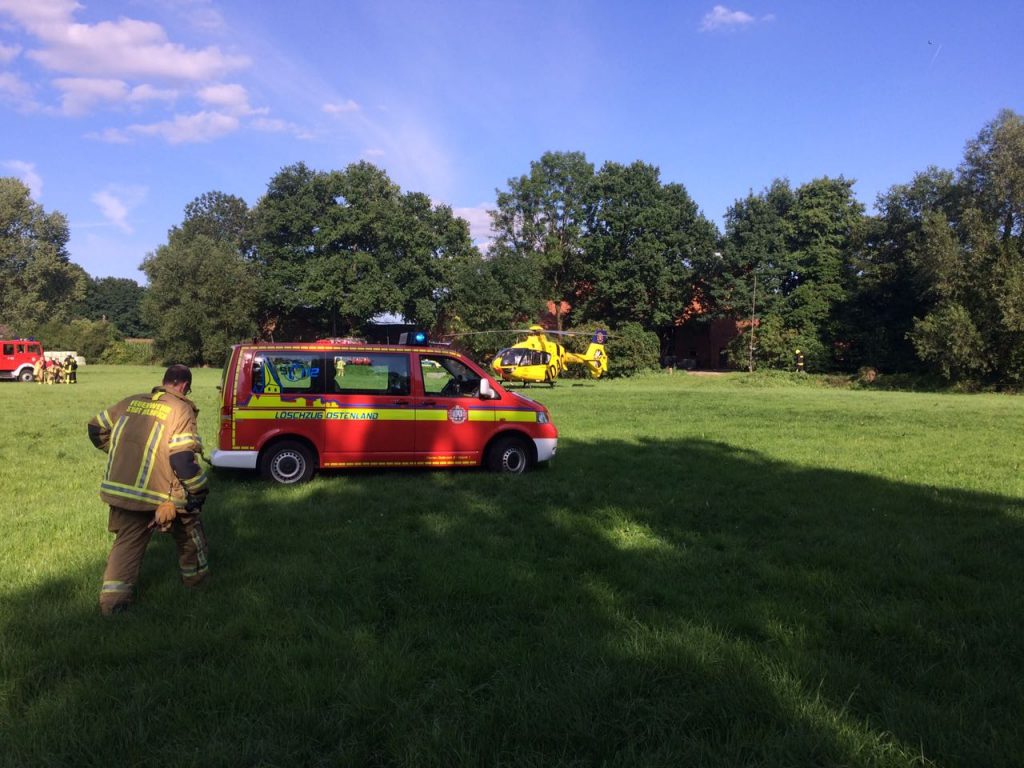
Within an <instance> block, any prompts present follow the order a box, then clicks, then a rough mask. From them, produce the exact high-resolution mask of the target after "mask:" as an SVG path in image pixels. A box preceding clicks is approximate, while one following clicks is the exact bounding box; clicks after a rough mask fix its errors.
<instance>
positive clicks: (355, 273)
mask: <svg viewBox="0 0 1024 768" xmlns="http://www.w3.org/2000/svg"><path fill="white" fill-rule="evenodd" d="M251 222H252V228H251V233H252V239H253V260H254V263H255V265H256V267H257V273H258V278H259V283H258V285H259V290H260V307H261V309H262V312H263V314H264V318H263V324H264V327H265V328H266V329H268V330H271V331H277V332H280V333H283V335H286V336H290V337H295V336H297V335H299V334H308V333H313V334H318V333H319V334H323V333H327V334H329V335H345V334H346V333H351V332H352V331H353V330H354V329H357V328H359V327H360V326H361V325H362V324H363V323H364V322H366V320H367V319H369V318H371V317H373V316H375V315H377V314H379V313H382V312H398V313H401V314H403V315H404V316H405V318H406V319H407V320H408V321H409V322H412V323H415V324H418V325H421V326H426V327H429V326H433V325H434V324H435V323H437V322H438V321H439V320H440V319H442V318H445V317H451V316H454V315H456V314H459V312H458V308H457V307H455V306H453V305H452V296H453V295H454V294H455V293H456V291H455V290H454V287H453V280H454V278H455V277H456V276H457V275H459V274H465V271H464V270H463V269H461V267H462V265H464V264H465V263H466V262H467V261H472V260H474V259H476V260H478V259H479V254H478V253H477V252H476V250H475V249H474V248H473V245H472V242H471V241H470V239H469V229H468V226H467V225H466V223H465V222H464V221H463V220H461V219H456V218H455V217H454V215H453V214H452V211H451V208H449V207H448V206H444V205H436V206H435V205H434V204H432V203H431V201H430V198H429V197H427V196H426V195H424V194H422V193H407V194H402V192H401V190H400V189H399V188H398V186H397V185H395V184H394V183H392V182H391V180H390V179H389V178H388V176H387V174H385V173H384V172H383V171H382V170H380V169H378V168H376V167H375V166H373V165H371V164H370V163H365V162H362V163H355V164H352V165H350V166H348V167H347V168H346V169H345V170H344V171H332V172H330V173H324V172H318V171H313V170H311V169H309V168H308V167H306V166H305V165H304V164H302V163H300V164H298V165H294V166H290V167H288V168H284V169H283V170H282V171H281V172H280V173H278V174H277V176H275V177H274V179H272V180H271V183H270V185H269V187H268V190H267V194H266V195H264V196H263V198H261V200H260V202H259V204H258V205H257V206H256V208H255V209H254V210H253V212H252V217H251ZM310 309H312V310H313V313H312V315H313V316H312V317H311V316H310V315H311V313H310V312H309V310H310ZM309 325H313V326H314V327H313V328H309V327H308V326H309Z"/></svg>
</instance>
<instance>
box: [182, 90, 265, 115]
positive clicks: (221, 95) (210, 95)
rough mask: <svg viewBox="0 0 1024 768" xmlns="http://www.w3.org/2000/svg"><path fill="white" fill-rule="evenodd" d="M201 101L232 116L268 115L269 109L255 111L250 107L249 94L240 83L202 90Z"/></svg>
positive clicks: (200, 92)
mask: <svg viewBox="0 0 1024 768" xmlns="http://www.w3.org/2000/svg"><path fill="white" fill-rule="evenodd" d="M197 95H198V96H199V100H200V101H203V102H205V103H207V104H209V105H211V106H213V107H217V108H219V109H222V110H224V111H226V112H229V113H231V114H232V115H255V114H261V115H262V114H266V113H267V112H268V111H269V110H267V109H253V108H252V107H251V106H249V92H248V91H246V90H245V88H244V87H243V86H241V85H239V84H238V83H219V84H216V85H208V86H206V87H205V88H202V89H200V91H199V93H198V94H197Z"/></svg>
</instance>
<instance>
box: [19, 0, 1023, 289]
mask: <svg viewBox="0 0 1024 768" xmlns="http://www.w3.org/2000/svg"><path fill="white" fill-rule="evenodd" d="M1022 39H1024V2H1021V0H978V1H977V2H971V3H968V2H953V1H951V0H933V1H932V2H925V1H924V0H922V1H920V2H913V1H910V0H906V1H900V0H890V1H889V2H875V1H874V0H867V1H864V2H831V1H829V0H821V1H817V0H815V1H813V2H812V1H811V0H805V1H803V2H797V1H796V0H730V2H729V3H728V4H716V3H715V2H713V1H712V2H688V1H686V0H679V1H677V2H661V1H660V0H659V1H657V2H656V1H654V0H650V1H645V0H633V1H632V2H621V1H620V2H610V1H608V0H592V1H590V2H582V1H581V2H568V1H563V0H546V1H545V2H532V1H528V0H523V1H520V2H517V1H516V0H500V1H491V0H475V1H474V2H469V1H468V0H467V1H466V2H462V1H461V0H455V1H449V2H436V1H435V0H335V1H330V0H292V1H291V2H287V3H285V2H273V0H267V2H263V3H259V2H253V1H252V0H246V1H245V2H241V1H240V0H125V2H98V1H97V2H88V1H85V2H82V3H75V2H74V1H73V0H0V175H6V176H17V177H19V178H21V179H22V180H23V181H25V182H26V183H27V184H28V185H29V187H30V188H31V189H32V193H33V197H34V199H35V200H36V201H37V202H39V203H41V204H42V205H43V206H44V207H45V208H46V210H47V211H52V210H59V211H61V212H63V213H64V214H66V215H67V216H68V219H69V221H70V227H71V242H70V246H69V249H70V254H71V258H72V260H73V261H74V262H76V263H78V264H80V265H81V266H82V267H84V268H85V270H86V271H87V272H89V274H91V275H93V276H94V277H104V276H108V275H113V276H117V277H130V278H133V279H135V280H138V281H139V282H144V277H143V275H142V273H141V272H139V271H138V266H139V264H140V263H141V261H142V259H143V258H145V256H146V255H147V254H148V253H150V252H152V251H153V250H154V249H155V248H157V247H158V246H159V245H161V244H162V243H164V242H166V238H167V231H168V229H169V228H171V227H172V226H174V225H176V224H179V223H180V222H181V220H182V217H183V211H184V208H185V205H186V204H187V203H189V202H190V201H191V200H192V199H194V198H196V197H198V196H199V195H201V194H203V193H204V192H209V191H214V190H219V191H222V192H226V193H229V194H234V195H238V196H240V197H242V198H244V199H245V200H246V202H247V203H249V204H250V205H254V204H255V203H256V202H257V200H258V199H259V197H260V195H261V194H263V192H264V191H265V190H266V186H267V183H268V182H269V181H270V179H271V177H272V176H273V175H274V174H275V173H276V172H277V171H278V170H280V169H281V168H283V167H284V166H287V165H290V164H292V163H296V162H299V161H304V162H305V163H306V164H307V165H309V166H310V167H312V168H315V169H318V170H331V169H341V168H344V167H345V166H347V165H348V164H349V163H352V162H355V161H358V160H368V161H370V162H373V163H375V164H376V165H378V166H380V167H381V168H383V169H385V170H386V171H387V172H388V174H389V175H390V176H391V178H392V179H393V180H394V181H395V182H396V183H398V184H399V185H400V186H401V187H402V189H403V190H405V191H416V192H425V193H427V194H429V195H430V196H431V197H432V198H434V199H435V200H436V201H438V202H443V203H447V204H449V205H451V206H452V207H453V208H454V209H455V210H456V212H457V213H458V214H459V215H462V216H463V217H464V218H466V219H467V220H469V221H470V223H471V226H472V231H473V233H474V236H475V237H476V238H477V239H478V241H482V240H483V239H485V238H486V236H487V225H488V221H489V219H488V217H487V215H486V210H487V209H488V208H489V207H492V206H493V201H494V199H495V189H496V188H501V189H504V188H506V186H507V181H508V179H509V178H511V177H515V176H519V175H521V174H524V173H526V172H528V170H529V166H530V162H531V161H534V160H537V159H539V158H540V156H541V155H542V154H543V153H544V152H546V151H582V152H584V153H586V155H587V158H588V159H589V160H590V161H591V162H593V163H594V164H595V166H597V167H600V166H601V164H603V163H604V162H606V161H614V162H621V163H630V162H633V161H634V160H642V161H644V162H647V163H650V164H652V165H656V166H658V167H659V168H660V169H661V176H662V181H663V182H678V183H681V184H683V185H685V187H686V188H687V190H688V191H689V193H690V195H691V196H692V197H693V199H694V200H695V201H696V202H697V204H698V206H700V208H701V210H702V211H703V212H704V214H705V215H706V216H708V217H709V218H710V219H712V220H713V221H715V222H716V223H718V224H719V226H721V222H722V217H723V214H724V213H725V211H726V209H727V208H728V207H729V206H730V205H731V204H732V203H733V202H734V201H735V200H736V199H737V198H741V197H743V196H745V195H746V194H747V193H748V192H749V191H751V190H753V191H755V192H757V191H760V190H762V189H763V188H765V187H766V186H767V185H768V184H770V183H771V181H772V180H773V179H775V178H778V177H785V178H788V179H789V180H790V181H791V182H792V183H793V184H794V185H799V184H802V183H804V182H806V181H809V180H811V179H813V178H816V177H819V176H824V175H829V176H838V175H840V174H842V175H844V176H846V177H847V178H852V179H856V181H857V183H856V186H855V187H854V190H855V192H856V194H857V196H858V198H859V199H860V201H861V202H862V203H864V204H865V206H867V208H868V210H869V211H871V210H873V204H874V201H875V197H876V195H878V193H880V192H883V191H885V190H886V189H888V188H889V187H890V186H892V185H893V184H899V183H903V182H907V181H909V180H910V179H911V178H912V176H913V174H914V173H915V172H917V171H921V170H924V169H925V168H927V167H928V166H929V165H937V166H939V167H943V168H955V167H956V166H957V165H958V164H959V162H960V160H961V159H962V156H963V149H964V144H965V143H966V142H967V141H968V140H969V139H971V138H973V137H974V136H976V135H977V133H978V132H979V131H980V130H981V128H982V127H983V126H984V125H985V124H986V123H987V122H989V121H990V120H992V119H994V118H995V117H996V115H997V114H998V112H999V110H1000V109H1003V108H1009V109H1013V110H1015V111H1016V112H1018V113H1024V45H1022V44H1021V40H1022Z"/></svg>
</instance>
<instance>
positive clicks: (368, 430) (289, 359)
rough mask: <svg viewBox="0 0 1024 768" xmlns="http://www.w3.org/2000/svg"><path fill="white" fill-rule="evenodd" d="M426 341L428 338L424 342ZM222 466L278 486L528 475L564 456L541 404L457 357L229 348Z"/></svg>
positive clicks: (332, 344) (414, 351) (215, 458)
mask: <svg viewBox="0 0 1024 768" xmlns="http://www.w3.org/2000/svg"><path fill="white" fill-rule="evenodd" d="M422 338H423V337H422V335H421V336H420V339H422ZM221 394H222V397H221V411H220V430H219V434H218V445H217V449H216V450H215V451H214V452H213V455H212V456H211V463H212V464H213V465H214V466H215V467H225V468H235V469H250V470H252V469H258V470H259V471H260V473H261V474H262V475H263V476H264V477H266V478H268V479H270V480H273V481H275V482H278V483H285V484H290V483H298V482H302V481H305V480H308V479H309V478H310V477H311V476H312V475H313V473H314V472H315V471H316V470H317V469H333V468H340V469H345V468H358V467H470V466H481V465H482V466H486V467H488V468H490V469H492V470H494V471H496V472H505V473H512V474H519V473H522V472H524V471H526V470H527V469H529V468H530V467H532V466H534V465H536V464H537V463H541V462H546V461H549V460H550V459H551V458H553V457H554V455H555V449H556V447H557V444H558V431H557V429H556V428H555V425H554V424H552V423H551V414H550V413H549V412H548V409H547V408H545V407H544V406H543V405H541V404H540V403H538V402H536V401H534V400H531V399H530V398H528V397H524V396H522V395H519V394H516V393H513V392H508V391H506V390H505V389H504V388H502V386H501V385H500V384H498V383H497V382H496V381H495V380H494V379H493V378H491V377H490V376H488V375H487V374H486V373H485V372H484V371H483V370H482V369H481V368H480V367H478V366H477V365H476V364H475V363H473V362H472V361H471V360H469V359H468V358H466V357H464V356H462V355H461V354H459V353H458V352H455V351H453V350H450V349H448V348H443V347H431V346H426V345H423V344H417V341H416V340H415V339H413V340H411V342H410V344H400V345H394V344H389V345H378V344H367V343H363V342H353V341H349V340H338V339H326V340H322V341H319V342H311V343H301V344H286V343H262V342H259V343H254V344H239V345H236V346H234V347H232V350H231V355H230V357H229V359H228V362H227V364H226V365H225V367H224V375H223V382H222V384H221Z"/></svg>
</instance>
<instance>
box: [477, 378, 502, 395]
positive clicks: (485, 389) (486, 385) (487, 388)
mask: <svg viewBox="0 0 1024 768" xmlns="http://www.w3.org/2000/svg"><path fill="white" fill-rule="evenodd" d="M480 399H481V400H497V399H498V393H497V392H495V391H494V389H493V388H492V387H491V382H489V381H488V380H487V379H480Z"/></svg>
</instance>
